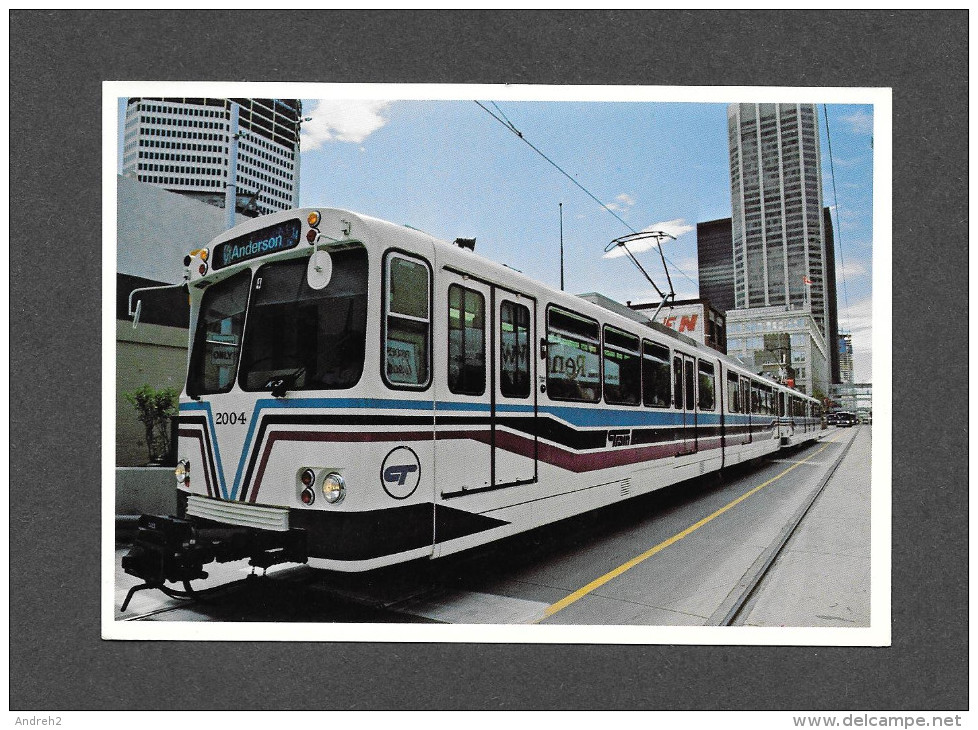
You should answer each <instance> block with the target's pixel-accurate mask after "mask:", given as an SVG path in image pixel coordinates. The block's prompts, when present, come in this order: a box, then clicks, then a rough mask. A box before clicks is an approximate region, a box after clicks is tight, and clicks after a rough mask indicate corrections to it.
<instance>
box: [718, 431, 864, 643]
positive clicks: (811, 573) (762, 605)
mask: <svg viewBox="0 0 978 730" xmlns="http://www.w3.org/2000/svg"><path fill="white" fill-rule="evenodd" d="M839 430H840V431H843V432H844V431H846V430H847V429H839ZM843 438H844V437H843ZM852 438H853V442H852V446H851V447H850V449H849V452H848V453H847V454H846V456H845V458H844V459H843V460H842V463H841V464H840V465H839V468H838V469H836V471H835V473H834V474H833V475H832V478H831V479H830V480H829V482H828V483H827V484H826V485H825V488H824V489H823V490H822V493H821V494H820V495H819V496H818V498H817V499H816V500H815V502H814V504H813V505H812V507H811V509H810V510H809V511H808V513H807V514H806V515H805V517H804V519H803V520H802V521H801V524H800V525H799V526H798V529H797V530H796V531H795V533H794V534H793V535H792V536H791V538H790V539H789V540H788V542H787V544H786V545H785V546H784V548H783V550H782V551H781V554H780V555H779V556H778V558H777V560H776V561H775V562H774V564H773V565H772V566H771V569H770V571H769V572H768V574H767V575H766V576H765V577H764V579H763V580H762V581H761V583H760V585H759V586H758V587H757V590H756V591H755V592H754V595H753V596H752V597H751V599H750V600H749V601H748V603H747V604H746V605H745V607H744V610H743V611H742V613H741V615H740V618H739V620H738V621H737V624H739V625H743V626H804V627H822V626H833V627H836V626H860V627H867V626H869V625H870V600H869V598H870V593H869V591H870V473H871V467H872V464H871V458H870V457H871V446H872V427H871V426H866V425H863V426H856V427H855V433H854V434H853V436H852Z"/></svg>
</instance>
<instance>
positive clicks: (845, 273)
mask: <svg viewBox="0 0 978 730" xmlns="http://www.w3.org/2000/svg"><path fill="white" fill-rule="evenodd" d="M867 273H869V269H868V268H867V267H866V266H865V265H864V264H863V262H862V261H858V260H856V261H852V260H849V261H846V265H845V266H839V265H838V264H836V271H835V278H836V282H841V281H843V280H844V279H853V278H855V277H857V276H862V275H863V274H867ZM837 285H838V284H837Z"/></svg>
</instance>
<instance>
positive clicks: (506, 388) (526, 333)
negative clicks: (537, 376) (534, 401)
mask: <svg viewBox="0 0 978 730" xmlns="http://www.w3.org/2000/svg"><path fill="white" fill-rule="evenodd" d="M499 342H500V345H501V347H500V348H499V374H500V378H499V391H500V392H501V393H502V394H503V395H504V396H506V397H507V398H528V397H529V396H530V310H529V309H528V308H527V307H524V306H523V305H522V304H515V303H514V302H509V301H503V302H502V304H500V306H499Z"/></svg>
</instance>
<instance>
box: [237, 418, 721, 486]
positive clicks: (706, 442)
mask: <svg viewBox="0 0 978 730" xmlns="http://www.w3.org/2000/svg"><path fill="white" fill-rule="evenodd" d="M431 438H432V432H431V431H416V432H399V433H391V432H371V433H356V432H352V433H351V432H324V431H277V432H274V433H272V434H270V435H269V436H268V440H267V441H266V442H265V448H264V449H263V450H262V455H261V459H260V460H259V464H258V470H257V473H256V476H255V482H254V484H253V486H252V488H251V495H250V496H249V497H248V501H249V502H255V501H257V499H258V492H259V490H260V489H261V485H262V481H263V478H264V476H265V468H266V466H267V465H268V459H269V456H270V455H271V452H272V446H273V445H274V444H275V443H276V442H277V441H300V442H323V441H339V442H347V443H349V442H360V443H367V442H382V441H428V440H430V439H431ZM449 439H469V440H472V441H478V442H480V443H483V444H486V445H489V444H490V443H491V432H490V431H489V430H488V429H486V430H481V431H475V430H466V431H439V432H438V440H439V441H442V440H449ZM535 445H537V444H535V443H534V441H533V439H530V438H525V437H523V436H519V435H517V434H514V433H509V432H507V431H501V430H497V431H496V446H498V447H499V448H501V449H503V450H504V451H509V452H511V453H514V454H518V455H520V456H525V457H527V458H529V459H532V458H533V452H534V446H535ZM691 448H692V444H683V443H678V442H677V443H671V444H657V445H654V446H641V447H637V448H627V447H624V448H619V449H615V450H612V451H591V452H584V453H576V452H573V451H568V450H567V449H563V448H561V447H559V446H555V445H552V444H548V443H545V442H542V441H541V442H539V444H538V449H539V451H538V455H539V459H540V461H543V462H544V463H547V464H551V465H553V466H556V467H559V468H561V469H565V470H567V471H572V472H575V473H578V474H580V473H583V472H587V471H594V470H596V469H607V468H609V467H613V466H625V465H627V464H636V463H638V462H641V461H652V460H654V459H663V458H666V457H670V456H674V455H682V453H683V452H684V451H686V450H687V449H691ZM718 448H720V437H719V436H717V437H711V438H706V439H700V440H699V443H698V449H697V451H708V450H711V449H718ZM688 453H689V454H692V453H695V452H693V451H689V452H688Z"/></svg>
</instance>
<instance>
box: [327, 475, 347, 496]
mask: <svg viewBox="0 0 978 730" xmlns="http://www.w3.org/2000/svg"><path fill="white" fill-rule="evenodd" d="M344 496H346V480H345V479H343V477H342V476H340V475H339V474H337V473H336V472H335V471H333V472H330V473H329V474H327V475H326V477H325V478H324V479H323V497H325V498H326V501H327V502H329V503H330V504H337V503H338V502H341V501H342V500H343V497H344Z"/></svg>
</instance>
